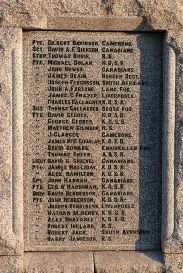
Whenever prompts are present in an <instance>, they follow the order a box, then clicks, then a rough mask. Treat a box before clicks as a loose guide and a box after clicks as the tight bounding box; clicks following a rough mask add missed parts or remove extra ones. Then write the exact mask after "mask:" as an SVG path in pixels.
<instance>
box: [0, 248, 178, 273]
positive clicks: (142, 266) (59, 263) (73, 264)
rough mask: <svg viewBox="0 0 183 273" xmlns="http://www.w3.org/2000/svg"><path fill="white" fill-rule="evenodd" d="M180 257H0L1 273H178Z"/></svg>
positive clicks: (117, 254)
mask: <svg viewBox="0 0 183 273" xmlns="http://www.w3.org/2000/svg"><path fill="white" fill-rule="evenodd" d="M182 265H183V255H182V254H165V255H163V254H162V253H161V252H159V251H145V252H137V251H119V252H117V251H100V252H94V253H93V252H52V253H50V252H26V253H24V257H21V256H1V257H0V272H2V273H182V272H183V266H182Z"/></svg>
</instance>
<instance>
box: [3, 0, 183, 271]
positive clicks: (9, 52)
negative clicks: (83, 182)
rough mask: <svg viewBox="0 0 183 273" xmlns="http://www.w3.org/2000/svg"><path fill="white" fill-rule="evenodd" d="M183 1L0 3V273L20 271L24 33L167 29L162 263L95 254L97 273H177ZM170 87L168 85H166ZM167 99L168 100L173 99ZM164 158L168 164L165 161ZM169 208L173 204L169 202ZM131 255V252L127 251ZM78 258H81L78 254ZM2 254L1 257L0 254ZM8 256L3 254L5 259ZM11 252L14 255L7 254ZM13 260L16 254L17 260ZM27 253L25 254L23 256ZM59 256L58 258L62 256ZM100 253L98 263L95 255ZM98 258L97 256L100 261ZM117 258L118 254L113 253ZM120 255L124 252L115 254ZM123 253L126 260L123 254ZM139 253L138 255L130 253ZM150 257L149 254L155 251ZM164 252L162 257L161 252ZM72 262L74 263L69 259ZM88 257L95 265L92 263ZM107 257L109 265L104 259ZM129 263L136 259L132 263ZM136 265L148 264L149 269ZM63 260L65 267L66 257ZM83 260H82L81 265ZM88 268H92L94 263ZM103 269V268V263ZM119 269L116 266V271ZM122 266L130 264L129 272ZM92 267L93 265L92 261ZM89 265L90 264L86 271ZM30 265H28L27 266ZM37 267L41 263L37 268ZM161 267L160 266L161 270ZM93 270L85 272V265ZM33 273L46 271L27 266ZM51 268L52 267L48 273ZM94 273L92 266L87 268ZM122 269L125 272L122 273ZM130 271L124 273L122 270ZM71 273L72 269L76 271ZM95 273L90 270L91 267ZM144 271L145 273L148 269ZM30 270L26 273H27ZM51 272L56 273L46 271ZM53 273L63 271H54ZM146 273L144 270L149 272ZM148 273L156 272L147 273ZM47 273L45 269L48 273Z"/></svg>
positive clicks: (182, 200)
mask: <svg viewBox="0 0 183 273" xmlns="http://www.w3.org/2000/svg"><path fill="white" fill-rule="evenodd" d="M182 14H183V2H182V1H181V0H179V1H173V0H169V1H168V0H165V1H164V0H160V1H155V0H147V1H144V0H132V1H126V0H124V1H122V0H116V1H115V0H101V1H100V0H96V1H94V0H92V1H89V0H87V1H82V0H77V1H72V0H63V1H59V0H57V1H54V2H53V1H46V0H44V1H37V0H32V1H30V0H25V1H21V0H20V1H15V0H11V1H9V0H5V1H3V0H2V1H1V2H0V63H1V66H0V117H1V119H0V132H1V138H0V219H1V224H0V254H1V255H2V256H1V257H0V270H1V272H3V273H19V272H21V273H22V272H26V270H27V269H26V267H24V269H22V262H21V258H20V257H21V255H22V256H23V250H24V248H23V201H22V199H23V197H22V196H23V190H22V184H23V164H22V159H23V157H22V151H23V136H22V133H23V130H22V126H23V115H22V109H23V107H22V82H23V78H22V54H21V50H22V29H31V30H33V29H43V30H46V29H47V30H48V29H52V30H54V29H57V30H88V31H89V30H118V31H119V30H120V31H132V30H133V31H154V30H155V31H158V30H159V31H165V40H164V53H165V56H166V57H165V60H164V63H165V65H164V68H165V69H164V79H165V80H168V83H169V84H170V85H168V84H166V83H165V85H164V94H165V95H164V99H165V102H169V103H168V104H167V103H166V105H165V108H164V109H165V111H164V122H165V124H164V141H163V145H164V147H163V149H164V151H165V153H164V155H166V157H164V158H163V169H164V170H163V177H164V180H163V184H164V186H163V208H164V209H163V221H162V238H163V240H162V251H163V252H165V253H166V254H165V255H164V260H163V262H162V261H161V260H159V258H158V259H156V258H155V256H153V257H154V258H152V256H151V258H150V257H147V256H146V255H145V256H146V257H144V256H143V255H142V256H139V257H138V258H137V259H139V260H138V261H139V262H138V263H136V265H137V267H138V268H136V267H134V268H132V267H131V263H130V262H129V260H128V259H125V261H124V263H125V262H126V264H127V267H126V269H124V267H123V265H121V264H122V263H121V262H118V261H119V260H120V259H122V261H123V258H119V257H118V258H117V260H118V261H117V262H115V258H114V259H112V255H111V253H108V254H107V255H108V256H107V258H106V254H105V253H104V258H103V257H102V253H100V252H99V253H98V254H99V255H98V254H95V255H96V258H95V259H94V260H95V271H97V270H100V269H101V268H102V271H107V270H108V268H110V266H109V264H108V261H110V259H109V258H108V257H110V258H111V259H112V261H111V263H110V265H113V264H114V265H113V266H112V267H111V268H112V272H130V273H131V272H132V273H134V272H136V273H142V272H145V271H146V269H147V268H148V269H147V270H151V271H152V270H155V273H156V272H161V271H162V270H164V272H167V273H180V272H181V273H182V272H183V267H182V265H183V213H182V212H183V168H182V161H183V141H182V139H183V15H182ZM170 86H171V88H170ZM172 99H173V102H172ZM167 158H169V160H168V161H167ZM170 204H171V205H170ZM130 253H132V252H129V254H128V255H129V256H130V255H132V256H131V257H132V259H133V254H130ZM82 254H83V256H84V257H85V255H87V254H86V253H82ZM3 255H4V256H3ZM6 255H9V256H6ZM11 255H17V256H16V257H15V256H11ZM18 255H19V256H18ZM27 255H28V254H27ZM60 255H61V253H60ZM97 255H98V258H97ZM100 255H101V256H100ZM118 255H119V253H118ZM120 255H121V256H120V257H125V254H124V253H123V252H122V253H120ZM128 255H127V257H128ZM135 255H137V253H136V254H135ZM153 255H154V254H153ZM162 255H163V254H162ZM70 259H71V262H73V261H72V258H70ZM94 260H93V261H94ZM106 260H107V262H106ZM134 261H135V259H134ZM141 261H144V262H145V263H146V262H147V264H148V267H146V266H145V264H144V263H143V264H142V263H141ZM63 263H66V264H67V263H68V260H67V259H64V261H63ZM86 263H87V261H86ZM93 264H94V263H93ZM105 264H106V265H107V269H106V265H105ZM116 264H117V266H116ZM128 264H130V265H129V267H128ZM90 265H91V264H90ZM89 267H90V266H89ZM30 268H31V266H30ZM38 268H39V266H38ZM162 268H164V269H162ZM90 269H91V268H90ZM30 270H32V272H31V271H30V272H31V273H33V272H34V273H37V272H39V273H40V272H41V273H44V272H46V273H47V272H48V270H47V269H44V268H41V269H38V270H37V269H36V268H33V269H32V268H31V269H30ZM51 270H52V269H51ZM92 270H93V265H92ZM125 270H126V271H125ZM127 270H128V271H127ZM75 271H76V272H77V269H76V270H75ZM93 271H94V270H93ZM151 271H149V272H151ZM27 272H29V271H27ZM52 272H54V271H53V270H52ZM57 272H63V271H62V270H60V269H57ZM147 272H148V271H147ZM152 272H153V273H154V271H152ZM162 272H163V271H162ZM49 273H50V272H49Z"/></svg>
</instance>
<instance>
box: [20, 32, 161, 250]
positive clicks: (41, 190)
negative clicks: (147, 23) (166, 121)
mask: <svg viewBox="0 0 183 273" xmlns="http://www.w3.org/2000/svg"><path fill="white" fill-rule="evenodd" d="M162 48H163V47H162V36H161V34H157V33H133V32H129V33H123V32H67V31H63V32H61V31H28V32H25V33H24V207H25V211H24V227H25V230H24V233H25V248H26V250H30V251H31V250H32V251H38V250H47V251H49V250H50V251H51V250H53V251H63V250H75V251H77V250H124V249H132V250H134V249H138V250H147V249H148V250H150V249H159V248H160V233H161V230H160V219H161V124H162V91H163V88H162V61H163V49H162Z"/></svg>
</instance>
